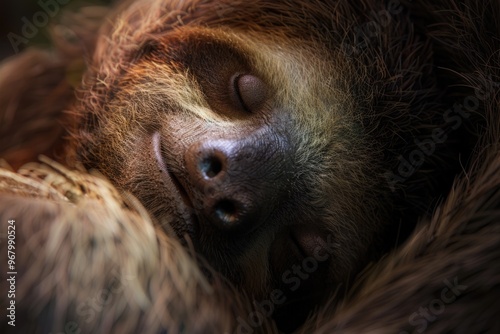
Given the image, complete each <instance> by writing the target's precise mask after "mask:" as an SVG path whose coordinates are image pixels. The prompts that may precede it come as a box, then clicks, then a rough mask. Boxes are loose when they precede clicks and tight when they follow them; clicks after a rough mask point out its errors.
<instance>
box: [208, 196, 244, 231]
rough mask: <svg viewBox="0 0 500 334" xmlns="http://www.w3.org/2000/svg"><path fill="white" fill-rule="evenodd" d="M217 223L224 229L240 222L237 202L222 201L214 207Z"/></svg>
mask: <svg viewBox="0 0 500 334" xmlns="http://www.w3.org/2000/svg"><path fill="white" fill-rule="evenodd" d="M214 213H215V217H216V218H217V221H218V222H219V223H220V224H221V225H222V226H224V227H230V226H231V225H234V224H235V223H237V222H238V220H239V210H238V206H237V205H236V203H235V202H233V201H230V200H227V199H225V200H221V201H219V202H218V203H217V204H215V207H214Z"/></svg>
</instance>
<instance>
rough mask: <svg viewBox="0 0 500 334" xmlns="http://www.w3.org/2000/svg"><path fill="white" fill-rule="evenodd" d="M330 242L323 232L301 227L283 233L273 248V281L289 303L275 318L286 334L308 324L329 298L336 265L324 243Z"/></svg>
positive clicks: (278, 310) (291, 228)
mask: <svg viewBox="0 0 500 334" xmlns="http://www.w3.org/2000/svg"><path fill="white" fill-rule="evenodd" d="M326 239H327V235H325V233H324V232H323V231H321V230H319V229H317V228H315V227H311V226H310V225H300V226H299V225H298V226H292V227H289V228H286V229H285V230H283V231H282V232H281V233H279V234H278V235H277V236H276V239H275V240H274V242H273V244H272V246H271V249H270V256H269V264H270V268H271V272H272V275H273V281H274V284H275V287H276V288H277V289H279V290H281V291H282V292H283V293H284V296H285V297H286V300H285V302H284V303H283V304H281V305H278V306H277V308H276V312H275V314H274V316H273V318H274V319H275V321H276V323H277V324H278V327H280V328H281V329H283V330H285V331H291V330H292V329H294V328H295V327H296V326H298V325H299V324H301V323H302V322H303V321H305V319H306V318H307V315H308V313H309V311H311V310H312V309H313V308H314V307H315V305H316V304H317V303H318V302H319V301H320V300H321V299H322V298H324V297H325V296H324V291H325V289H326V282H327V276H328V270H329V267H330V264H331V261H332V259H331V254H329V249H327V246H326V243H324V241H325V240H326ZM290 315H293V316H292V317H291V316H290ZM291 319H293V320H291Z"/></svg>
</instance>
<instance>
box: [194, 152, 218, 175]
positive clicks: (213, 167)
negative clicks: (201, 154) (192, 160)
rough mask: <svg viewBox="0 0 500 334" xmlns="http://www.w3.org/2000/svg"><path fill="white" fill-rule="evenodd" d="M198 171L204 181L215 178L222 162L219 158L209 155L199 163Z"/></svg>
mask: <svg viewBox="0 0 500 334" xmlns="http://www.w3.org/2000/svg"><path fill="white" fill-rule="evenodd" d="M199 167H200V170H201V173H202V174H203V177H204V178H205V179H211V178H214V177H216V176H217V175H218V174H219V173H220V172H221V171H222V161H221V160H220V159H219V157H217V156H215V155H211V156H209V157H206V158H204V159H203V160H201V162H200V165H199Z"/></svg>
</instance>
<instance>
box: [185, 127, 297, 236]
mask: <svg viewBox="0 0 500 334" xmlns="http://www.w3.org/2000/svg"><path fill="white" fill-rule="evenodd" d="M266 137H267V136H264V138H262V136H261V137H260V138H255V137H249V138H246V139H216V140H208V141H204V142H198V143H195V144H193V145H192V146H191V147H190V148H189V149H188V150H187V152H186V156H185V161H186V167H187V171H188V178H189V179H190V183H191V184H192V185H193V186H194V187H193V189H194V190H193V191H194V193H195V194H194V196H192V197H193V198H194V200H193V203H194V205H195V208H196V209H197V210H198V211H199V213H200V214H201V215H202V216H203V217H205V218H206V220H208V221H209V222H211V223H212V224H214V225H215V226H216V227H218V228H219V229H221V230H225V231H236V230H238V231H244V232H247V231H249V230H252V229H254V228H256V227H257V226H259V225H260V224H261V223H262V222H264V221H265V219H266V218H267V217H268V216H269V214H271V213H272V211H273V210H275V209H276V207H277V206H279V204H280V202H281V199H282V197H283V195H284V194H285V193H286V186H287V185H286V183H287V180H289V179H290V175H289V174H290V170H291V168H290V167H291V163H290V162H289V157H288V156H287V155H288V153H287V152H288V151H289V150H287V149H285V147H284V146H286V141H285V140H277V139H276V138H279V137H278V136H274V138H272V139H269V138H268V137H267V138H266ZM287 165H288V166H287Z"/></svg>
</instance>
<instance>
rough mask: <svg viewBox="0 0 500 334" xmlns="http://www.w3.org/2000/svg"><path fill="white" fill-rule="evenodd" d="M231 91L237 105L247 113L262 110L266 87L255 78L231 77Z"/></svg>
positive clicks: (238, 75) (266, 94)
mask: <svg viewBox="0 0 500 334" xmlns="http://www.w3.org/2000/svg"><path fill="white" fill-rule="evenodd" d="M232 89H233V90H234V93H233V94H234V95H235V96H236V98H237V101H238V104H239V105H241V107H242V109H244V110H245V111H247V112H254V111H257V110H259V109H261V108H262V106H263V105H264V104H265V102H266V101H267V99H268V95H269V94H268V87H267V85H266V84H265V83H264V82H263V81H262V80H261V79H260V78H258V77H257V76H255V75H252V74H237V75H234V76H233V77H232Z"/></svg>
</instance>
